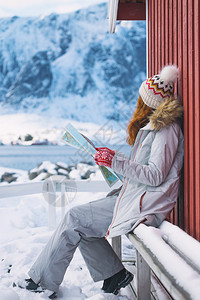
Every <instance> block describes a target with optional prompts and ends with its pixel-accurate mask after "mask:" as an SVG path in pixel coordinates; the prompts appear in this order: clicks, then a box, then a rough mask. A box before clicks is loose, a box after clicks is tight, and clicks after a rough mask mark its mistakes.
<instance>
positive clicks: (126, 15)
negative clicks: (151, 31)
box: [117, 2, 146, 20]
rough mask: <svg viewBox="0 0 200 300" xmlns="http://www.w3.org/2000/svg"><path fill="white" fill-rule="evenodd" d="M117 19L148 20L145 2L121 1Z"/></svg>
mask: <svg viewBox="0 0 200 300" xmlns="http://www.w3.org/2000/svg"><path fill="white" fill-rule="evenodd" d="M117 20H146V6H145V3H131V2H130V3H121V2H119V5H118V13H117Z"/></svg>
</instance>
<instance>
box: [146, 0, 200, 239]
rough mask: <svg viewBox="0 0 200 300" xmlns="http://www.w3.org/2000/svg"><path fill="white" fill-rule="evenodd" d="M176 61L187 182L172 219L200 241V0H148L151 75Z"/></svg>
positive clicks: (183, 185)
mask: <svg viewBox="0 0 200 300" xmlns="http://www.w3.org/2000/svg"><path fill="white" fill-rule="evenodd" d="M166 64H176V65H178V67H179V70H180V74H181V77H180V79H179V81H178V84H177V93H178V95H179V96H180V98H181V101H182V102H183V106H184V124H183V126H184V138H185V145H184V147H185V158H184V183H183V182H182V185H181V196H180V197H179V198H180V199H179V202H178V204H177V207H176V209H175V210H174V212H173V214H172V216H171V219H173V221H174V222H175V223H176V224H179V225H180V226H181V227H182V228H183V229H184V230H185V231H186V232H188V233H189V234H190V235H192V236H193V237H195V238H196V239H198V240H200V1H199V0H149V1H148V75H149V76H151V75H154V74H157V73H158V72H159V71H160V69H161V68H162V67H163V66H164V65H166Z"/></svg>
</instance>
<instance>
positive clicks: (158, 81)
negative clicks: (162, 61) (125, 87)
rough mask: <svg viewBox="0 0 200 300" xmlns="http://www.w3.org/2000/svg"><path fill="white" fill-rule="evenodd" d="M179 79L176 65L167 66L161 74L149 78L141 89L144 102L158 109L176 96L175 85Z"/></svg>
mask: <svg viewBox="0 0 200 300" xmlns="http://www.w3.org/2000/svg"><path fill="white" fill-rule="evenodd" d="M177 78H178V68H177V67H176V66H174V65H169V66H165V67H164V68H163V69H162V71H161V72H160V74H158V75H154V76H153V77H150V78H147V80H145V81H144V82H143V83H142V84H141V86H140V89H139V94H140V96H141V97H142V100H143V102H144V103H145V104H146V105H147V106H149V107H151V108H157V107H158V106H159V105H160V104H161V103H162V102H163V101H165V100H166V99H167V98H171V97H173V96H174V83H175V81H176V80H177Z"/></svg>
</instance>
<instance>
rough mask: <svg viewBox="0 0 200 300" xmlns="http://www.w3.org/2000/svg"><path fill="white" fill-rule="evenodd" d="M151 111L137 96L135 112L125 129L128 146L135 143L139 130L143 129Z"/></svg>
mask: <svg viewBox="0 0 200 300" xmlns="http://www.w3.org/2000/svg"><path fill="white" fill-rule="evenodd" d="M152 111H153V109H152V108H150V107H149V106H147V105H146V104H145V103H144V102H143V100H142V98H141V97H140V96H139V98H138V100H137V107H136V111H135V112H134V114H133V116H132V118H131V120H130V122H129V124H128V128H127V133H128V137H127V142H128V144H129V145H133V144H134V143H135V139H136V136H137V134H138V131H139V130H140V128H142V127H144V126H145V125H146V124H147V123H148V122H149V118H148V117H149V116H150V114H151V113H152Z"/></svg>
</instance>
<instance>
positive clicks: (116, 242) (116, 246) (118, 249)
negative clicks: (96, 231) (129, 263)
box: [112, 236, 122, 259]
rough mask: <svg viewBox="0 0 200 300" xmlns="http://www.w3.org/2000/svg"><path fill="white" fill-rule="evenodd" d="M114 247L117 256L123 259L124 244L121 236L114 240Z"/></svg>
mask: <svg viewBox="0 0 200 300" xmlns="http://www.w3.org/2000/svg"><path fill="white" fill-rule="evenodd" d="M112 247H113V250H114V251H115V253H116V254H117V256H118V257H119V258H120V259H122V242H121V236H116V237H114V238H112Z"/></svg>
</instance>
